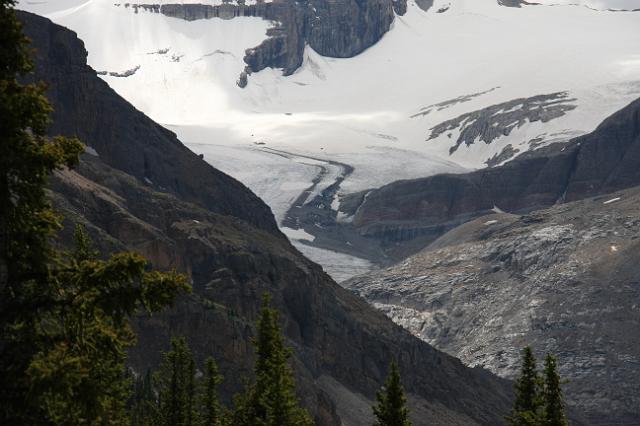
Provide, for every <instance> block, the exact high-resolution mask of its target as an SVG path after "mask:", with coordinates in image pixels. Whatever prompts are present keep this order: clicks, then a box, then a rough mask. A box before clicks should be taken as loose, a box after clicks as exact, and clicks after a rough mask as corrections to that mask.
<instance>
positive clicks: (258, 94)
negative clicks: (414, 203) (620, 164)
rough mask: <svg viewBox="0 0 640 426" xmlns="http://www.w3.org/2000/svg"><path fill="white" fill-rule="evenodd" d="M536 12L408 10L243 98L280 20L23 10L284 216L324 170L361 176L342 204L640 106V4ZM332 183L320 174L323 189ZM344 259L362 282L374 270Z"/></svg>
mask: <svg viewBox="0 0 640 426" xmlns="http://www.w3.org/2000/svg"><path fill="white" fill-rule="evenodd" d="M537 2H538V3H543V4H542V5H535V6H534V5H526V6H523V7H521V8H510V7H504V6H500V5H498V3H497V0H448V1H443V0H435V2H434V5H433V7H432V8H430V9H429V10H428V11H426V12H425V11H423V10H422V9H420V8H419V7H418V6H417V5H416V4H415V3H414V2H413V0H410V1H409V4H408V12H407V14H406V15H405V16H402V17H396V20H395V22H394V24H393V27H392V29H391V30H390V31H389V32H388V33H387V34H386V35H385V36H384V37H383V38H382V40H380V41H379V42H378V43H377V44H376V45H374V46H373V47H371V48H369V49H368V50H366V51H365V52H363V53H362V54H360V55H358V56H356V57H354V58H350V59H336V58H327V57H322V56H320V55H319V54H317V53H316V52H314V51H313V50H312V49H311V48H309V47H307V49H306V51H305V59H304V63H303V66H302V67H301V68H300V69H299V70H298V71H297V72H296V73H294V74H293V75H291V76H288V77H284V76H282V73H281V70H277V69H266V70H263V71H260V72H258V73H254V74H252V75H250V76H249V79H248V85H247V87H246V88H244V89H241V88H240V87H238V86H237V84H236V81H237V79H238V77H239V75H240V73H241V71H242V70H243V69H244V66H245V64H244V62H243V56H244V51H245V50H246V49H248V48H252V47H255V46H257V45H259V44H260V43H261V42H262V41H263V40H264V39H265V38H266V37H267V35H266V32H267V30H268V28H270V27H272V26H273V25H275V24H274V23H273V22H268V21H265V20H262V19H260V18H249V17H241V18H234V19H232V20H223V19H211V20H197V21H190V22H187V21H184V20H180V19H175V18H169V17H165V16H163V15H161V14H157V13H152V12H147V11H145V10H143V9H141V8H138V9H137V10H134V8H132V7H125V5H124V3H125V2H122V3H123V4H117V2H115V1H113V0H50V1H42V0H38V1H36V0H22V1H20V3H19V7H20V8H22V9H25V10H28V11H31V12H34V13H38V14H41V15H44V16H46V17H49V18H50V19H52V20H53V21H54V22H56V23H59V24H61V25H64V26H66V27H69V28H71V29H72V30H74V31H76V32H77V33H78V35H79V37H80V38H81V39H83V40H84V42H85V44H86V47H87V50H88V52H89V57H88V60H89V64H90V65H91V66H92V67H93V68H94V69H96V70H97V71H100V72H103V73H105V74H104V75H101V76H102V78H104V80H105V81H107V82H108V84H109V85H111V87H113V88H114V89H115V90H116V91H117V92H118V93H119V94H120V95H122V96H123V97H124V98H126V99H127V100H129V101H130V102H131V103H132V104H133V105H134V106H136V107H137V108H138V109H140V110H142V111H143V112H145V113H146V114H147V115H149V116H150V117H151V118H153V119H154V120H156V121H157V122H159V123H162V124H164V125H166V126H167V127H169V128H170V129H172V130H173V131H175V132H176V133H177V134H178V136H179V137H180V139H181V140H182V141H183V142H184V143H185V144H187V145H188V146H189V147H190V148H191V149H192V150H194V151H195V152H197V153H202V154H204V157H205V159H206V160H207V161H209V162H210V163H211V164H213V165H214V166H215V167H217V168H219V169H221V170H223V171H225V172H227V173H229V174H230V175H232V176H234V177H235V178H237V179H239V180H240V181H242V182H243V183H245V184H246V185H247V186H249V187H250V188H251V189H252V190H253V191H255V192H256V193H257V194H258V195H259V196H261V197H262V198H263V199H264V200H265V201H266V202H267V203H268V204H269V205H270V206H271V207H272V209H273V210H274V213H275V214H276V217H277V218H278V220H282V219H283V217H284V214H285V213H286V211H287V209H288V208H289V206H290V205H291V204H292V202H293V201H294V200H295V199H296V198H297V197H298V195H300V194H301V193H302V192H303V191H304V190H305V189H307V188H308V187H310V186H311V185H312V181H313V180H314V179H316V178H317V177H318V173H319V170H321V169H322V167H323V164H324V166H326V165H327V164H328V163H326V162H324V160H327V161H329V160H331V161H337V162H340V163H344V164H348V165H350V166H352V167H354V171H353V173H351V175H349V176H348V177H347V179H346V180H345V181H344V182H342V184H341V185H340V190H339V193H350V192H355V191H362V190H365V189H368V188H372V187H376V186H380V185H383V184H386V183H389V182H391V181H394V180H398V179H408V178H416V177H424V176H428V175H431V174H434V173H441V172H462V171H465V170H469V169H475V168H481V167H485V166H486V161H487V160H489V159H491V158H494V160H495V163H496V164H499V163H501V162H504V161H506V160H507V159H508V158H509V156H506V157H504V158H503V157H501V156H499V154H500V153H502V152H503V149H505V147H507V146H508V145H510V146H511V147H510V148H509V149H510V150H511V152H513V153H521V152H524V151H526V150H528V149H532V148H535V147H539V146H542V145H544V144H547V143H550V142H554V141H562V140H567V139H569V138H571V137H573V136H575V135H578V134H582V133H585V132H589V131H591V130H593V129H594V128H595V127H596V126H597V125H598V124H599V123H600V122H601V121H602V120H603V119H604V118H605V117H607V116H608V115H610V114H612V113H613V112H615V111H616V110H618V109H620V108H621V107H623V106H624V105H626V104H627V103H629V102H630V101H631V100H633V99H635V98H637V97H640V13H639V12H620V11H617V12H612V11H608V9H634V8H640V1H637V0H606V1H605V0H571V1H569V0H554V1H552V0H538V1H537ZM127 3H130V4H136V3H137V4H144V3H156V4H157V3H160V4H162V3H203V4H218V0H199V1H197V0H188V1H182V0H174V1H158V0H155V1H153V2H143V1H132V0H129V1H128V2H127ZM569 3H570V4H569ZM447 8H448V9H447ZM445 9H446V11H444V12H442V11H443V10H445ZM438 12H442V13H438ZM124 75H128V76H124ZM559 92H563V93H566V99H565V100H564V101H563V102H565V103H566V105H568V107H567V108H566V111H563V113H562V114H561V115H560V116H558V117H554V118H552V119H550V120H549V121H547V120H546V118H545V120H537V121H532V120H534V119H533V118H531V117H530V116H527V115H526V114H523V115H518V112H519V111H524V109H525V106H524V104H523V105H515V106H513V107H512V108H511V109H510V110H504V111H496V112H495V114H494V115H495V119H496V120H497V122H500V120H513V116H514V115H515V116H516V120H517V121H516V122H513V123H506V122H505V123H503V124H504V125H505V126H506V125H511V124H513V125H514V126H515V127H514V128H513V130H511V131H510V133H509V134H508V135H504V134H499V135H497V137H495V138H494V139H492V140H491V141H490V143H485V142H484V141H483V140H481V139H482V137H478V138H477V139H476V140H474V141H473V143H472V144H470V145H467V144H466V143H462V144H461V145H460V146H459V147H458V149H457V150H455V152H454V153H452V154H451V148H452V146H454V144H455V143H456V141H457V140H458V139H459V138H461V137H462V136H464V134H466V133H465V132H466V131H467V130H465V129H466V127H468V126H470V125H472V124H473V123H472V122H471V120H466V121H463V122H461V123H459V126H457V127H453V128H451V129H450V130H448V131H445V132H442V133H441V134H439V135H438V136H437V137H434V138H432V139H429V138H430V136H431V135H432V129H433V128H434V127H436V126H438V125H439V124H441V123H443V122H447V121H449V120H454V121H455V119H456V117H460V116H462V115H464V114H469V113H476V115H478V116H480V117H483V118H482V119H486V117H485V116H483V115H482V114H481V113H479V111H482V110H484V109H485V108H487V107H490V106H492V105H497V104H502V103H506V102H509V101H512V100H514V99H525V100H526V99H528V98H531V97H534V96H538V95H549V94H555V93H559ZM434 105H440V106H439V107H432V108H428V107H429V106H434ZM534 106H535V103H534ZM529 107H531V105H529ZM425 111H428V112H427V113H426V114H425V113H424V112H425ZM492 114H493V113H492ZM545 121H546V122H545ZM516 123H517V124H516ZM465 126H466V127H465ZM428 139H429V140H428ZM271 149H272V150H277V151H283V152H285V153H287V154H286V155H277V154H276V153H275V151H272V150H271ZM309 157H312V158H315V159H317V162H316V163H314V162H313V161H311V160H310V159H309ZM335 177H336V176H335V173H334V174H331V173H329V174H328V175H324V176H323V177H322V179H325V180H326V182H325V183H322V185H325V187H326V186H328V185H330V184H331V183H332V182H333V180H334V179H335ZM323 182H324V181H323ZM322 185H321V186H322ZM321 186H320V187H321ZM320 187H317V188H318V189H320ZM336 198H337V197H336ZM338 204H339V202H338V201H337V199H336V200H334V203H333V204H332V206H333V207H334V208H337V206H338ZM297 231H299V230H290V231H287V232H288V235H289V236H290V238H291V239H292V240H293V241H294V242H296V243H297V244H298V246H299V247H302V248H303V251H305V250H306V251H305V252H306V253H307V254H308V255H309V256H310V257H311V258H312V259H315V260H317V261H319V262H320V263H321V264H324V265H325V266H329V265H328V264H329V263H333V264H337V262H335V261H334V260H335V256H336V254H335V253H332V252H331V253H327V252H326V251H322V250H320V249H317V248H309V246H308V245H307V244H303V242H306V243H309V242H310V240H311V238H309V236H308V235H305V233H300V232H297ZM327 257H329V258H331V259H333V260H331V261H330V262H329V261H327V260H326V259H327ZM323 262H324V263H323ZM350 262H351V263H352V264H353V265H355V264H358V267H355V268H353V269H354V271H357V272H361V271H362V270H363V269H364V270H366V269H367V268H369V267H370V265H368V262H366V261H364V260H362V259H356V260H353V259H351V260H350ZM340 268H342V269H341V270H342V271H344V270H345V268H344V267H343V266H340V267H339V268H337V269H340ZM337 269H336V270H337ZM346 269H347V270H348V269H349V268H346ZM330 272H331V271H330ZM339 274H341V275H340V276H341V277H343V276H346V275H349V274H343V273H339Z"/></svg>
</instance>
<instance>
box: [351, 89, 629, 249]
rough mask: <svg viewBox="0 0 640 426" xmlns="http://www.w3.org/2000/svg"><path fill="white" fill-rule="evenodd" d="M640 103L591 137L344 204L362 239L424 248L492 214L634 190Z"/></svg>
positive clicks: (379, 191) (398, 185) (399, 185)
mask: <svg viewBox="0 0 640 426" xmlns="http://www.w3.org/2000/svg"><path fill="white" fill-rule="evenodd" d="M638 164H640V100H637V101H635V102H633V103H631V104H630V105H628V106H627V107H625V108H624V109H622V110H621V111H619V112H617V113H616V114H614V115H613V116H611V117H610V118H608V119H607V120H605V121H604V122H603V123H602V124H601V125H600V126H599V127H598V128H597V129H596V130H595V131H594V132H593V133H591V134H588V135H585V136H581V137H578V138H575V139H573V140H572V141H571V142H570V143H568V144H563V145H560V144H556V145H552V146H549V147H545V148H541V149H540V150H538V151H533V152H530V153H526V154H523V155H521V156H520V157H518V158H516V159H515V160H513V161H511V162H509V163H506V164H505V165H504V166H501V167H495V168H490V169H484V170H480V171H477V172H473V173H468V174H459V175H438V176H433V177H429V178H424V179H416V180H407V181H400V182H395V183H392V184H389V185H387V186H384V187H382V188H379V189H376V190H373V191H370V192H369V193H367V194H366V197H363V196H362V194H356V195H355V196H353V197H352V198H353V199H354V201H356V200H362V201H361V202H359V203H358V202H352V203H346V204H345V205H349V206H350V208H351V211H350V212H347V213H355V215H354V220H353V225H354V226H355V227H356V229H357V230H358V232H359V233H360V234H361V235H364V236H367V237H370V238H372V239H374V240H378V241H382V242H383V244H386V245H387V246H390V247H395V246H397V245H411V244H414V245H415V247H420V246H422V247H424V246H425V245H426V244H428V243H429V242H430V241H433V240H434V238H437V237H438V236H439V235H442V233H444V232H446V231H447V230H449V229H451V228H453V227H454V226H457V225H459V224H461V223H463V222H466V221H468V220H469V219H471V218H474V217H478V216H481V215H484V214H487V213H488V212H490V211H491V210H493V209H500V210H503V211H507V212H511V213H518V212H526V211H532V210H536V209H540V208H545V207H549V206H551V205H553V204H555V203H558V202H565V201H571V200H579V199H583V198H586V197H591V196H594V195H597V194H605V193H608V192H612V191H615V190H618V189H622V188H628V187H631V186H634V185H638V184H640V168H639V167H638Z"/></svg>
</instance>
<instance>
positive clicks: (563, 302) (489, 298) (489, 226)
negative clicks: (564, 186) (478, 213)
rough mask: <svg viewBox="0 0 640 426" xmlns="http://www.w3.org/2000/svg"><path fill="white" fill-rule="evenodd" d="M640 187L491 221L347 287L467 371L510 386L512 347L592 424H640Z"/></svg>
mask: <svg viewBox="0 0 640 426" xmlns="http://www.w3.org/2000/svg"><path fill="white" fill-rule="evenodd" d="M639 265H640V187H636V188H633V189H628V190H625V191H620V192H615V193H612V194H608V195H606V196H599V197H597V198H590V199H587V200H583V201H576V202H572V203H567V204H560V205H557V206H554V207H552V208H550V209H547V210H539V211H536V212H532V213H529V214H525V215H512V214H505V213H503V214H493V215H490V216H485V217H482V218H479V219H476V220H474V221H472V222H469V223H466V224H464V225H462V226H460V227H457V228H455V229H454V230H452V231H450V232H449V233H447V234H445V235H444V236H442V237H441V238H440V239H438V240H436V241H435V242H434V243H432V244H431V245H430V246H429V247H427V248H426V249H425V250H424V251H422V252H420V253H419V254H417V255H415V256H412V257H410V258H409V259H407V260H405V261H403V262H401V263H400V264H398V265H396V266H393V267H391V268H388V269H386V270H384V271H377V272H376V273H374V274H369V275H366V276H362V277H357V278H355V279H353V280H352V281H347V283H345V285H347V286H349V287H350V288H352V289H354V290H355V291H356V292H358V293H359V294H360V295H362V296H364V297H365V298H366V299H367V300H369V301H370V302H371V303H373V304H374V305H375V306H377V307H378V308H379V309H381V310H382V311H384V312H385V313H386V314H387V315H389V316H390V317H391V318H393V319H394V320H395V321H396V322H397V323H399V324H401V325H403V326H404V327H406V328H407V329H408V330H411V331H412V332H413V333H414V334H415V335H417V336H419V337H421V338H422V339H424V340H425V341H427V342H429V343H431V344H433V345H434V346H436V347H437V348H440V349H442V350H445V351H447V352H448V353H450V354H452V355H455V356H458V357H460V358H461V359H462V360H463V361H464V362H465V363H467V364H468V365H471V366H483V367H486V368H489V369H490V370H492V371H493V372H495V373H497V374H499V375H501V376H504V377H509V378H513V377H514V376H515V374H517V370H518V367H519V363H520V354H519V353H518V350H519V349H520V348H522V347H524V346H526V345H529V344H531V345H533V347H534V348H535V349H536V353H537V354H538V355H539V357H540V358H541V357H542V356H544V354H545V353H546V352H551V353H554V354H556V355H557V356H558V360H559V366H560V372H561V374H562V376H563V377H564V378H566V379H568V380H569V382H568V383H567V384H566V385H565V389H566V395H567V399H568V401H569V402H570V403H572V404H573V405H574V406H576V407H577V408H578V409H579V411H580V412H582V413H584V414H585V415H586V416H587V417H588V418H589V420H591V421H592V422H593V423H594V424H609V425H613V424H615V425H635V424H637V422H638V419H640V385H639V383H640V368H638V365H640V333H639V332H638V325H639V324H640V279H639V278H638V277H640V266H639Z"/></svg>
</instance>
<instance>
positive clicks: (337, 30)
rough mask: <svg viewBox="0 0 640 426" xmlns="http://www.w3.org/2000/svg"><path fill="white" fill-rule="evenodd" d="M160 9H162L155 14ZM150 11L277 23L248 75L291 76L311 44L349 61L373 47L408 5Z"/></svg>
mask: <svg viewBox="0 0 640 426" xmlns="http://www.w3.org/2000/svg"><path fill="white" fill-rule="evenodd" d="M156 6H157V8H156ZM139 7H146V8H148V9H147V10H150V11H154V12H155V11H157V12H159V13H162V14H164V15H166V16H171V17H175V18H181V19H186V20H190V21H191V20H196V19H212V18H223V19H231V18H234V17H238V16H257V17H261V18H263V19H266V20H269V21H273V22H274V23H275V27H274V28H272V29H270V30H269V31H268V35H269V38H267V39H266V40H264V41H263V42H262V43H261V44H260V45H259V46H256V47H254V48H251V49H247V51H246V56H245V62H246V63H247V70H246V72H247V73H249V74H250V73H251V72H256V71H260V70H262V69H264V68H267V67H271V68H282V69H283V72H284V74H285V75H290V74H292V73H293V72H294V71H295V70H296V69H298V67H300V65H302V61H303V53H304V48H305V46H306V45H307V44H308V45H309V46H310V47H311V48H313V49H314V50H315V51H316V52H318V53H319V54H321V55H324V56H330V57H336V58H350V57H353V56H355V55H357V54H359V53H361V52H362V51H363V50H365V49H367V48H368V47H371V46H373V45H374V44H375V43H376V42H377V41H378V40H380V38H381V37H382V36H383V35H384V34H385V33H386V32H387V31H388V30H389V28H390V27H391V23H392V22H393V19H394V16H395V14H398V15H403V14H404V13H405V12H406V9H407V3H406V0H345V1H340V2H335V1H327V0H309V1H301V2H296V1H290V0H275V1H273V2H271V3H258V4H254V5H243V4H230V3H229V4H223V5H218V6H211V5H199V4H184V5H183V4H164V5H161V6H160V5H147V6H139Z"/></svg>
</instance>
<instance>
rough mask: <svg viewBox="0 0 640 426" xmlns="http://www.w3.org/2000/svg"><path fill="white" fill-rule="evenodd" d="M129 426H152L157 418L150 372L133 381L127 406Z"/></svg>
mask: <svg viewBox="0 0 640 426" xmlns="http://www.w3.org/2000/svg"><path fill="white" fill-rule="evenodd" d="M128 408H129V413H130V414H131V426H153V425H154V421H155V419H156V416H157V410H156V396H155V393H154V392H153V383H152V379H151V370H147V373H146V374H145V375H144V376H142V375H141V376H139V377H137V378H136V379H135V382H134V389H133V394H132V396H131V400H130V404H129V407H128Z"/></svg>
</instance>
